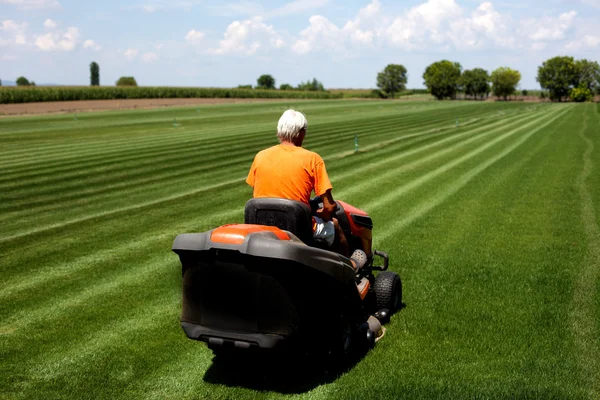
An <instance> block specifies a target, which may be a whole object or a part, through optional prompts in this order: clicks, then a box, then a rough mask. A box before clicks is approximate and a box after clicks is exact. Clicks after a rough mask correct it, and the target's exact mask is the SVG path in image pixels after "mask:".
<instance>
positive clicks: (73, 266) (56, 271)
mask: <svg viewBox="0 0 600 400" xmlns="http://www.w3.org/2000/svg"><path fill="white" fill-rule="evenodd" d="M239 215H240V210H238V209H237V208H234V209H228V210H223V211H221V212H216V213H212V214H208V215H203V216H202V217H196V219H195V220H190V221H187V223H186V225H185V226H183V227H177V232H179V233H181V232H189V231H193V232H195V231H197V230H198V226H200V225H205V226H206V225H209V226H212V225H215V224H220V223H223V221H225V222H227V221H229V220H230V219H232V218H235V217H236V216H239ZM200 220H202V222H201V223H200ZM177 234H178V233H176V234H173V233H171V232H168V233H159V234H154V235H150V236H148V234H145V235H144V239H142V240H132V241H130V242H127V243H125V244H121V245H119V246H116V247H111V248H109V249H105V250H99V251H95V252H94V253H93V254H90V255H86V256H82V257H77V258H75V259H72V260H70V261H69V262H68V263H61V264H60V265H59V266H52V267H47V268H43V269H41V270H39V271H36V273H35V274H34V275H32V274H31V272H30V271H26V272H25V273H24V274H13V275H12V276H10V279H7V280H6V281H3V282H2V283H1V284H0V300H9V299H10V298H11V297H12V296H14V295H16V294H18V293H20V292H22V291H24V290H33V289H35V288H36V287H38V286H41V285H48V284H49V282H51V281H53V280H57V279H61V278H64V277H65V276H68V275H71V274H73V273H83V272H84V271H87V270H91V269H94V268H98V267H100V266H101V264H104V263H107V262H109V261H110V260H112V259H114V258H119V257H120V256H121V255H123V254H128V253H131V252H134V251H136V250H143V249H148V248H150V247H152V246H154V244H155V243H156V242H159V241H161V240H164V239H167V238H173V239H174V238H175V235H177Z"/></svg>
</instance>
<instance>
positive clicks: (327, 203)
mask: <svg viewBox="0 0 600 400" xmlns="http://www.w3.org/2000/svg"><path fill="white" fill-rule="evenodd" d="M321 200H323V208H319V209H318V210H317V217H319V218H321V219H323V221H331V219H332V218H333V216H334V214H335V210H336V209H337V204H335V201H334V200H333V196H332V195H331V190H328V191H326V192H325V193H323V194H322V195H321Z"/></svg>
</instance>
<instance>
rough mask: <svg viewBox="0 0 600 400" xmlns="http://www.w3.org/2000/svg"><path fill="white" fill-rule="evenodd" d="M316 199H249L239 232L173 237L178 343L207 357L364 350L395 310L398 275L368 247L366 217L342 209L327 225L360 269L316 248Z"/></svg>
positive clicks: (233, 228)
mask: <svg viewBox="0 0 600 400" xmlns="http://www.w3.org/2000/svg"><path fill="white" fill-rule="evenodd" d="M320 201H321V200H320V199H319V198H318V197H317V198H315V199H313V200H311V204H310V205H311V206H310V207H309V206H308V205H306V204H304V203H302V202H297V201H292V200H287V199H278V198H277V199H276V198H256V199H251V200H249V201H248V202H247V203H246V207H245V213H244V216H245V223H244V224H230V225H223V226H221V227H219V228H216V229H212V230H209V231H207V232H202V233H186V234H180V235H178V236H177V238H176V239H175V242H174V243H173V251H174V252H175V253H177V255H178V256H179V258H180V261H181V265H182V275H183V307H182V314H181V326H182V328H183V330H184V331H185V333H186V335H187V337H188V338H190V339H194V340H199V341H203V342H206V343H207V344H208V347H209V348H211V349H212V350H213V352H214V353H215V354H219V352H225V351H227V352H229V351H239V350H242V349H256V350H259V351H262V350H268V349H279V348H285V347H287V348H294V349H304V350H309V351H311V350H313V351H314V350H316V351H326V352H328V353H329V354H331V353H334V354H341V355H343V354H348V352H350V351H351V350H352V349H353V348H370V347H372V346H373V345H374V343H375V340H376V337H378V336H380V335H381V333H382V331H383V328H382V327H381V325H382V324H385V323H386V322H387V321H389V318H390V316H391V315H392V314H393V313H394V312H396V311H398V310H400V309H401V307H402V305H403V303H402V283H401V280H400V277H399V275H398V274H396V273H394V272H391V271H387V269H388V264H389V258H388V255H387V254H386V253H384V252H382V251H378V250H373V249H372V248H371V242H372V228H373V223H372V220H371V218H370V217H369V216H368V215H367V213H365V212H364V211H361V210H359V209H357V208H355V207H352V206H351V205H349V204H347V203H344V202H342V201H336V204H337V210H336V212H335V217H336V218H337V219H338V221H339V224H340V227H341V228H342V229H343V231H344V233H345V235H346V238H347V240H348V244H349V248H350V252H351V253H352V251H353V250H354V249H361V250H363V251H364V252H365V253H366V254H367V263H366V264H365V266H364V267H363V268H361V269H360V270H358V271H356V270H355V269H354V267H353V265H352V262H351V260H350V259H349V258H347V257H344V256H342V255H340V254H337V253H334V252H332V251H328V250H325V249H323V248H318V247H317V245H318V244H316V243H314V242H313V236H312V215H314V213H315V211H316V209H318V208H319V206H320V204H319V203H320ZM376 258H377V259H381V260H382V262H383V263H382V265H381V266H376V265H375V263H374V261H375V259H376ZM376 271H380V272H379V273H378V274H377V276H375V275H374V273H375V272H376Z"/></svg>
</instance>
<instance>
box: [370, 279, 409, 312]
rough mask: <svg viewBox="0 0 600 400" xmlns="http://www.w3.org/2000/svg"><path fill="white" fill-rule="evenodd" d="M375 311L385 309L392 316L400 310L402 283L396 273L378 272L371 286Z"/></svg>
mask: <svg viewBox="0 0 600 400" xmlns="http://www.w3.org/2000/svg"><path fill="white" fill-rule="evenodd" d="M373 289H374V292H375V301H376V303H377V309H378V310H382V309H384V308H387V309H388V310H390V312H391V313H392V314H393V313H395V312H396V311H398V310H399V309H400V308H402V281H401V280H400V276H398V274H397V273H395V272H392V271H383V272H380V273H379V274H378V275H377V277H376V278H375V284H374V285H373Z"/></svg>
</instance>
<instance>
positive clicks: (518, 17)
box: [0, 0, 600, 89]
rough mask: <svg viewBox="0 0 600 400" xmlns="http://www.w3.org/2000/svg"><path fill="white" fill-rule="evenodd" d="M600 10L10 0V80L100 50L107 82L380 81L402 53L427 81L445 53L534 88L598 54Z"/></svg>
mask: <svg viewBox="0 0 600 400" xmlns="http://www.w3.org/2000/svg"><path fill="white" fill-rule="evenodd" d="M598 21H600V0H544V1H540V0H537V1H533V0H493V1H477V0H462V1H460V0H397V1H391V0H370V1H369V0H363V1H359V0H344V1H342V0H267V1H252V0H239V1H238V0H224V1H217V0H120V1H115V0H104V1H86V0H0V79H2V80H3V81H14V80H16V78H17V77H19V76H22V75H23V76H25V77H27V78H28V79H30V80H34V81H36V82H37V83H38V84H43V83H52V84H61V85H88V84H89V82H90V78H89V64H90V63H91V62H92V61H95V62H97V63H98V64H99V65H100V80H101V84H102V85H114V83H115V82H116V80H117V79H118V78H119V77H120V76H134V77H135V78H136V80H137V82H138V84H139V85H141V86H159V85H160V86H201V87H236V86H237V85H247V84H254V85H255V84H256V79H257V78H258V77H259V76H260V75H262V74H271V75H272V76H273V77H275V79H276V84H277V85H280V84H282V83H288V84H291V85H294V86H295V85H297V84H298V83H300V82H301V81H306V80H310V79H312V78H317V79H318V80H319V81H321V82H323V84H324V85H325V87H326V88H374V87H375V86H376V84H375V82H376V76H377V73H378V72H380V71H381V70H383V68H385V66H386V65H387V64H391V63H393V64H402V65H404V66H405V67H406V68H407V69H408V85H407V86H408V87H409V88H421V87H423V79H422V75H423V71H424V70H425V68H426V67H427V66H428V65H429V64H431V63H432V62H435V61H439V60H443V59H447V60H451V61H457V62H459V63H461V65H462V66H463V68H464V69H471V68H477V67H480V68H485V69H487V70H488V71H490V72H491V71H492V70H494V69H496V68H498V67H510V68H513V69H517V70H519V71H520V72H521V74H522V80H521V85H520V86H521V88H522V89H536V88H538V87H539V85H538V83H537V82H536V79H535V78H536V75H537V67H538V66H539V65H541V63H542V62H543V61H544V60H546V59H548V58H551V57H554V56H557V55H570V56H573V57H576V58H587V59H590V60H595V61H600V23H599V22H598Z"/></svg>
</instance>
